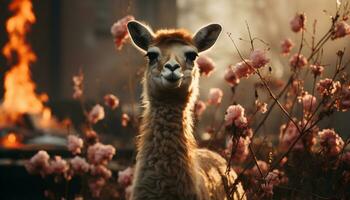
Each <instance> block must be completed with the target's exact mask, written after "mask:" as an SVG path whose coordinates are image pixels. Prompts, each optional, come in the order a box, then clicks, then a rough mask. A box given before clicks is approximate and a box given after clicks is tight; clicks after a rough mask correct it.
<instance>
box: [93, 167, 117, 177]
mask: <svg viewBox="0 0 350 200" xmlns="http://www.w3.org/2000/svg"><path fill="white" fill-rule="evenodd" d="M90 173H91V175H93V176H100V177H103V178H104V179H109V178H110V177H111V176H112V172H111V170H109V169H107V167H106V166H104V165H91V166H90Z"/></svg>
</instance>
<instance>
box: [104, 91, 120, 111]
mask: <svg viewBox="0 0 350 200" xmlns="http://www.w3.org/2000/svg"><path fill="white" fill-rule="evenodd" d="M104 100H105V105H106V106H108V107H110V108H111V109H112V110H114V109H115V108H117V107H118V106H119V99H118V98H117V97H116V96H114V95H113V94H107V95H105V96H104Z"/></svg>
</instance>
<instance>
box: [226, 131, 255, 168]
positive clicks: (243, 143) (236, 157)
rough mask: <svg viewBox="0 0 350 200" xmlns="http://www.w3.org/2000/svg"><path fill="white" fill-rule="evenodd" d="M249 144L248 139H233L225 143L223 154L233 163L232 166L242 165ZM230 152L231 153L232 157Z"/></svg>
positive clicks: (247, 153) (247, 152)
mask: <svg viewBox="0 0 350 200" xmlns="http://www.w3.org/2000/svg"><path fill="white" fill-rule="evenodd" d="M250 142H251V141H250V138H249V137H239V138H238V140H237V139H236V138H233V139H231V140H230V141H229V142H228V143H227V146H226V149H225V154H226V155H227V156H230V159H231V160H232V161H233V162H234V164H235V163H242V162H244V161H245V160H246V159H247V157H248V155H249V149H248V146H249V144H250ZM231 152H232V153H233V154H232V155H231Z"/></svg>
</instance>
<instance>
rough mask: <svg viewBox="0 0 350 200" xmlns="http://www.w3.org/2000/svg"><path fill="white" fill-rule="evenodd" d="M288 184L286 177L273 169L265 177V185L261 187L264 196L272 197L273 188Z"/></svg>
mask: <svg viewBox="0 0 350 200" xmlns="http://www.w3.org/2000/svg"><path fill="white" fill-rule="evenodd" d="M287 182H288V177H287V176H285V174H284V172H281V171H279V170H278V169H274V170H273V171H272V172H269V173H268V174H267V175H266V177H265V183H263V184H262V185H261V188H262V189H263V192H264V195H265V196H269V197H271V196H272V195H273V188H274V187H275V186H279V185H281V184H286V183H287Z"/></svg>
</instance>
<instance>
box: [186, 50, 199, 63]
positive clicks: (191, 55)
mask: <svg viewBox="0 0 350 200" xmlns="http://www.w3.org/2000/svg"><path fill="white" fill-rule="evenodd" d="M185 56H186V60H188V61H194V60H195V59H196V57H197V56H198V54H197V53H196V52H194V51H191V52H186V53H185Z"/></svg>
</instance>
